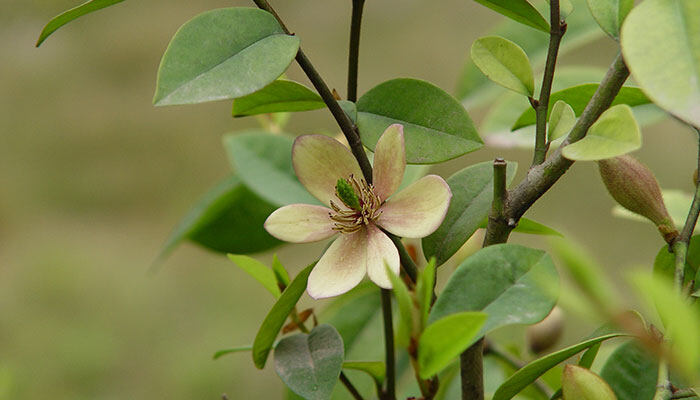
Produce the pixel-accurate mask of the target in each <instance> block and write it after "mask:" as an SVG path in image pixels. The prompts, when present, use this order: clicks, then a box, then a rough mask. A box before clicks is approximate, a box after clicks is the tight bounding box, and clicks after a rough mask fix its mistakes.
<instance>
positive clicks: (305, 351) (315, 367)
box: [275, 325, 345, 400]
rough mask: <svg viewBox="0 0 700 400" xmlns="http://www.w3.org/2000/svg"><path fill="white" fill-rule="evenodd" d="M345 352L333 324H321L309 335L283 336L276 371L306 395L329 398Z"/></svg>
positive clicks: (316, 399) (321, 399) (277, 350)
mask: <svg viewBox="0 0 700 400" xmlns="http://www.w3.org/2000/svg"><path fill="white" fill-rule="evenodd" d="M344 356H345V355H344V351H343V339H342V338H341V337H340V335H339V334H338V332H337V331H336V330H335V329H334V328H333V327H332V326H330V325H319V326H317V327H315V328H314V329H313V330H312V331H311V332H310V333H309V334H308V335H307V334H303V333H299V334H296V335H292V336H288V337H286V338H284V339H282V340H280V342H279V344H278V345H277V347H276V348H275V371H277V375H279V376H280V378H282V381H284V383H285V384H286V385H287V386H288V387H289V388H290V389H292V390H293V391H294V392H295V393H297V394H298V395H300V396H302V397H304V398H305V399H309V400H327V399H328V398H330V396H331V393H332V392H333V387H335V384H336V383H337V382H338V376H339V375H340V371H341V368H342V365H343V358H344Z"/></svg>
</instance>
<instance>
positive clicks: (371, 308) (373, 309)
mask: <svg viewBox="0 0 700 400" xmlns="http://www.w3.org/2000/svg"><path fill="white" fill-rule="evenodd" d="M380 303H381V302H380V296H379V289H378V288H377V285H375V284H374V283H372V282H364V283H360V284H359V285H358V286H356V287H355V288H354V289H352V290H351V291H349V292H347V293H345V294H344V295H342V296H340V297H338V298H336V299H335V300H333V302H332V303H331V304H330V305H329V306H328V307H326V308H325V309H323V311H322V312H321V315H320V316H319V319H320V320H321V322H325V323H327V324H330V325H333V326H334V327H335V329H336V330H337V331H338V333H340V336H342V337H343V343H344V344H345V352H346V353H347V352H349V351H350V349H351V348H352V347H353V345H354V344H355V342H356V340H357V338H358V336H359V335H360V333H361V332H362V331H363V330H364V329H365V327H367V324H369V322H370V321H371V320H372V317H373V316H374V315H375V314H377V312H378V311H379V306H380Z"/></svg>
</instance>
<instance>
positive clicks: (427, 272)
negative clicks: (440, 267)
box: [416, 257, 437, 330]
mask: <svg viewBox="0 0 700 400" xmlns="http://www.w3.org/2000/svg"><path fill="white" fill-rule="evenodd" d="M436 268H437V264H436V263H435V258H434V257H430V261H428V264H427V265H426V266H425V267H424V268H423V269H422V270H420V271H419V272H418V279H417V282H416V297H418V310H419V311H420V327H421V330H422V329H423V328H425V326H426V325H427V324H428V316H429V314H430V306H431V305H432V304H433V290H434V288H435V279H436Z"/></svg>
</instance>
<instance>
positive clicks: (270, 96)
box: [231, 79, 326, 117]
mask: <svg viewBox="0 0 700 400" xmlns="http://www.w3.org/2000/svg"><path fill="white" fill-rule="evenodd" d="M325 106H326V104H325V103H324V102H323V99H321V96H319V95H318V94H316V92H314V91H312V90H311V89H309V88H307V87H306V86H304V85H302V84H300V83H297V82H294V81H288V80H283V79H278V80H276V81H274V82H272V83H271V84H269V85H267V86H265V87H264V88H262V89H260V90H258V91H257V92H255V93H251V94H249V95H247V96H243V97H240V98H238V99H236V100H234V101H233V109H232V111H231V114H232V115H233V116H234V117H244V116H247V115H256V114H269V113H278V112H294V111H309V110H317V109H319V108H323V107H325Z"/></svg>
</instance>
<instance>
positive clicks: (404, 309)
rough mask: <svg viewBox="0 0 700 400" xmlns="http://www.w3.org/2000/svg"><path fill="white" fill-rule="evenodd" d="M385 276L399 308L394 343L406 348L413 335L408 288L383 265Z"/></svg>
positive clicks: (411, 310)
mask: <svg viewBox="0 0 700 400" xmlns="http://www.w3.org/2000/svg"><path fill="white" fill-rule="evenodd" d="M385 267H386V274H387V276H388V277H389V281H390V282H391V286H392V287H393V291H394V297H395V298H396V304H397V305H398V306H399V323H398V329H397V330H396V343H397V344H398V345H399V346H401V347H404V348H407V347H408V345H409V344H410V343H411V334H412V333H413V301H412V300H411V294H410V293H409V292H408V288H407V287H406V285H405V284H404V283H403V281H402V280H401V278H400V277H399V276H397V275H396V274H395V273H394V271H392V270H391V268H389V266H387V265H385Z"/></svg>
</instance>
